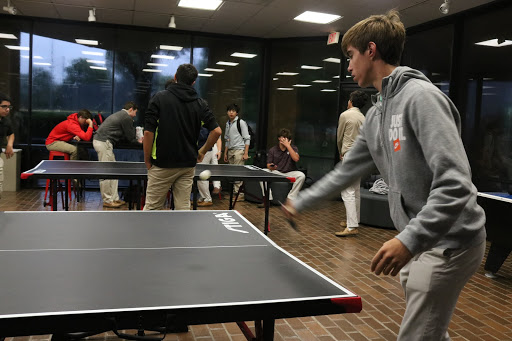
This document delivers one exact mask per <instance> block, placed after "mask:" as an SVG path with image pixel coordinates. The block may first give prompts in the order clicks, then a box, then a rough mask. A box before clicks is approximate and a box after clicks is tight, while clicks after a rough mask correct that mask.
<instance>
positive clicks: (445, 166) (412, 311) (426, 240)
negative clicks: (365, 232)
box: [283, 11, 486, 341]
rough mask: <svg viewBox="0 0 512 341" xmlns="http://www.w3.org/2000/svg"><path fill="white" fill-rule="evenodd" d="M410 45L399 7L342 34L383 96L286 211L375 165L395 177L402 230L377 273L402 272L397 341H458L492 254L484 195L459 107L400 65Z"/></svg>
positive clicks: (361, 73)
mask: <svg viewBox="0 0 512 341" xmlns="http://www.w3.org/2000/svg"><path fill="white" fill-rule="evenodd" d="M404 42H405V28H404V26H403V24H402V22H401V21H400V18H399V17H398V13H397V12H396V11H390V12H388V13H387V14H385V15H374V16H371V17H369V18H367V19H365V20H362V21H361V22H359V23H357V24H356V25H354V26H353V27H352V28H351V29H349V30H348V31H347V33H346V34H345V35H344V36H343V41H342V43H341V44H342V50H343V53H344V54H345V55H346V56H347V57H348V58H349V59H350V63H349V66H348V71H349V72H350V73H351V75H352V77H353V78H354V81H356V82H357V83H358V84H359V86H361V87H367V86H374V87H375V88H376V89H377V90H378V91H379V93H378V94H377V95H376V96H375V97H374V98H373V99H372V100H373V104H374V105H373V107H372V108H371V109H370V110H369V111H368V113H367V115H366V122H365V123H364V125H363V126H362V129H361V134H360V135H359V137H358V138H357V139H356V142H355V143H354V146H353V147H352V149H351V150H350V153H348V154H347V156H346V157H345V158H344V160H343V162H341V163H338V164H337V166H336V167H335V169H334V170H333V171H331V172H330V173H329V174H327V175H326V176H325V177H323V178H322V179H321V180H319V181H318V182H317V183H316V184H315V185H314V186H312V187H310V188H308V189H306V190H304V191H302V192H300V194H299V196H298V198H297V200H295V201H288V202H287V204H286V208H287V209H288V210H283V211H284V212H285V214H287V215H288V216H289V217H293V216H295V215H296V214H297V212H300V211H302V210H304V209H305V208H307V207H309V206H311V205H313V204H314V203H317V202H319V201H320V200H321V199H325V198H326V197H328V196H329V195H334V194H336V193H339V191H340V189H343V188H345V187H347V186H348V185H350V184H351V183H352V182H353V181H354V180H355V179H357V178H359V177H361V176H363V177H364V176H366V175H368V174H370V173H371V172H372V171H373V170H374V169H375V167H376V168H377V169H378V170H379V172H380V174H381V175H382V176H383V178H384V180H385V181H386V183H387V184H389V206H390V211H391V217H392V219H393V222H394V224H395V226H396V228H397V230H398V231H399V233H398V235H397V236H396V237H395V238H393V239H391V240H389V241H387V242H386V243H384V244H383V245H382V247H381V248H380V250H379V251H378V252H377V254H376V255H375V256H374V258H373V259H372V262H371V271H372V272H375V274H376V275H380V274H381V273H383V274H384V275H389V274H391V275H392V276H396V275H397V274H398V273H399V272H400V281H401V284H402V287H403V289H404V291H405V297H406V310H405V314H404V318H403V321H402V324H401V326H400V332H399V335H398V340H407V341H409V340H435V341H439V340H449V339H450V338H449V336H448V332H447V330H448V324H449V322H450V319H451V316H452V314H453V311H454V309H455V305H456V303H457V299H458V297H459V294H460V292H461V290H462V288H463V287H464V285H465V284H466V282H467V281H468V280H469V279H470V277H471V276H472V275H473V274H474V273H475V271H476V270H477V269H478V267H479V265H480V263H481V262H482V258H483V255H484V252H485V237H486V234H485V228H484V223H485V215H484V211H483V210H482V208H481V207H480V206H478V205H477V202H476V198H477V189H476V188H475V186H474V185H473V184H472V182H471V169H470V166H469V162H468V159H467V157H466V153H465V150H464V146H463V144H462V141H461V138H460V116H459V113H458V111H457V109H456V108H455V106H454V105H453V103H452V102H451V101H450V99H449V98H448V97H447V96H445V95H444V94H443V93H442V92H441V91H440V90H439V89H438V88H437V87H436V86H435V85H433V84H432V83H431V82H430V81H429V80H428V79H427V78H426V77H425V76H424V75H423V74H422V73H421V72H419V71H416V70H413V69H411V68H408V67H399V66H398V64H399V62H400V57H401V54H402V51H403V47H404Z"/></svg>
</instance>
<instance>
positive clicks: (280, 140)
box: [279, 137, 292, 148]
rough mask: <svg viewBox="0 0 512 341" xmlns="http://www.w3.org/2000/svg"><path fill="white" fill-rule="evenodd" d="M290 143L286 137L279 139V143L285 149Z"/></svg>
mask: <svg viewBox="0 0 512 341" xmlns="http://www.w3.org/2000/svg"><path fill="white" fill-rule="evenodd" d="M291 142H292V140H289V139H287V138H286V137H280V138H279V143H281V144H282V145H283V146H285V147H287V148H288V147H290V144H291Z"/></svg>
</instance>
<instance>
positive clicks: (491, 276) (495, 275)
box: [485, 271, 500, 279]
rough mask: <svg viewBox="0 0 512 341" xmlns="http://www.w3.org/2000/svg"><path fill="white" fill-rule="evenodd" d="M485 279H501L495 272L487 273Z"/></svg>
mask: <svg viewBox="0 0 512 341" xmlns="http://www.w3.org/2000/svg"><path fill="white" fill-rule="evenodd" d="M485 277H487V278H491V279H496V278H498V277H500V276H499V275H497V274H496V273H495V272H491V271H487V272H486V273H485Z"/></svg>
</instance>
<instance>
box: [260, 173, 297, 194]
mask: <svg viewBox="0 0 512 341" xmlns="http://www.w3.org/2000/svg"><path fill="white" fill-rule="evenodd" d="M263 170H264V171H266V172H269V173H274V174H279V175H284V176H286V177H290V178H295V182H294V183H293V185H292V189H291V190H290V192H288V195H287V198H288V199H290V200H295V199H296V198H297V194H299V191H300V189H301V188H302V186H303V185H304V181H306V175H304V173H302V172H301V171H291V172H286V173H282V172H280V171H278V170H270V169H268V168H263ZM268 186H270V183H269V184H268ZM260 187H261V193H262V194H263V195H265V190H264V188H263V182H260ZM268 193H269V194H268V200H272V191H271V190H270V189H269V191H268Z"/></svg>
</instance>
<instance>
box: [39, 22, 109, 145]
mask: <svg viewBox="0 0 512 341" xmlns="http://www.w3.org/2000/svg"><path fill="white" fill-rule="evenodd" d="M85 32H87V33H85ZM113 33H114V31H109V30H108V29H105V28H102V29H99V28H89V29H87V30H84V29H83V28H81V27H80V26H77V25H62V24H48V23H36V25H35V26H34V36H33V50H32V119H31V127H32V143H35V144H44V142H45V139H46V137H47V136H48V134H49V133H50V131H51V130H52V129H53V128H54V127H55V125H57V124H58V123H59V122H61V121H63V120H65V119H66V117H67V116H68V115H69V114H72V113H74V112H77V111H79V110H80V109H84V108H85V109H88V110H89V111H91V113H93V114H94V113H96V112H110V111H111V109H112V71H113V64H114V63H113V58H114V52H113V51H112V46H113V42H114V41H115V38H114V34H113Z"/></svg>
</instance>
